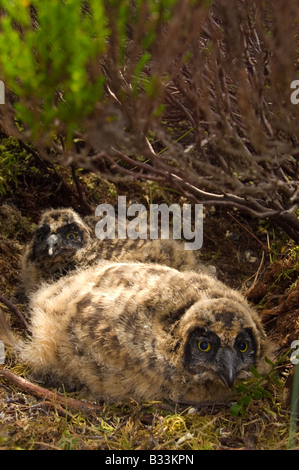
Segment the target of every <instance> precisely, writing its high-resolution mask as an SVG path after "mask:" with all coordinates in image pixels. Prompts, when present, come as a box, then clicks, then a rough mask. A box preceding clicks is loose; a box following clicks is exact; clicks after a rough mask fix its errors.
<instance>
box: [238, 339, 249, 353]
mask: <svg viewBox="0 0 299 470" xmlns="http://www.w3.org/2000/svg"><path fill="white" fill-rule="evenodd" d="M247 349H248V343H247V341H242V343H240V344H239V350H240V352H241V353H245V352H246V351H247Z"/></svg>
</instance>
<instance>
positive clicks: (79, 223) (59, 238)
mask: <svg viewBox="0 0 299 470" xmlns="http://www.w3.org/2000/svg"><path fill="white" fill-rule="evenodd" d="M91 241H92V232H91V229H90V228H89V227H88V226H87V225H86V224H84V222H83V220H82V219H81V217H80V216H79V215H78V214H77V213H76V212H75V211H73V210H72V209H53V210H47V211H45V212H44V213H43V214H42V217H41V219H40V222H39V224H38V226H37V228H36V231H35V234H34V236H33V239H32V240H31V242H30V243H29V244H28V245H27V246H26V248H25V252H24V255H23V257H22V280H23V285H24V288H25V290H26V292H29V291H30V290H31V289H34V288H36V287H37V286H38V285H39V284H40V283H41V282H43V281H48V280H51V279H57V278H59V277H61V276H63V275H65V274H67V273H68V272H69V271H71V270H73V269H75V268H76V266H77V262H76V257H77V256H78V252H79V251H80V250H86V248H87V247H88V246H89V245H90V243H91Z"/></svg>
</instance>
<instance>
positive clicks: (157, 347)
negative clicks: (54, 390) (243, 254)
mask: <svg viewBox="0 0 299 470" xmlns="http://www.w3.org/2000/svg"><path fill="white" fill-rule="evenodd" d="M30 308H31V312H32V314H31V336H30V337H28V339H27V340H26V341H25V342H24V343H23V344H20V345H19V347H20V349H21V352H20V354H21V359H22V360H23V361H25V362H26V363H28V364H29V365H30V366H31V368H32V370H33V372H34V373H35V374H37V375H38V376H41V377H49V376H50V377H52V378H53V379H54V381H55V383H57V382H58V383H64V384H65V385H66V386H69V387H71V388H74V387H82V385H85V386H86V387H87V389H88V390H89V392H90V393H91V396H92V397H93V398H94V399H101V400H107V401H119V400H121V401H122V400H127V399H129V398H133V399H135V400H138V401H139V400H140V401H141V400H163V399H167V400H172V401H175V402H192V403H194V404H195V403H200V402H207V401H208V402H210V401H213V402H214V401H219V400H220V401H223V400H229V399H231V398H232V397H233V396H234V392H233V389H232V387H233V385H234V383H235V382H236V381H239V380H242V379H245V378H247V377H249V376H250V367H251V366H252V365H254V366H255V367H256V368H257V370H258V371H259V372H260V373H263V372H264V371H265V370H266V362H265V361H264V357H265V355H268V351H269V342H268V340H267V338H266V336H265V333H264V330H263V328H262V325H261V323H260V320H259V318H258V315H257V313H256V312H255V311H254V310H253V309H252V308H251V307H250V306H249V305H248V303H247V302H246V300H245V299H244V298H243V297H242V296H241V294H239V293H238V292H236V291H234V290H232V289H230V288H228V287H227V286H225V285H224V284H223V283H222V282H220V281H217V280H216V279H214V278H213V277H211V276H208V275H206V274H200V273H196V272H192V271H188V272H179V271H177V270H175V269H172V268H169V267H167V266H161V265H157V264H143V263H133V262H123V263H110V262H103V263H100V264H99V265H98V266H94V267H91V268H89V269H87V270H83V271H81V272H77V273H74V274H71V275H68V276H66V277H64V278H61V279H60V280H59V281H57V282H55V283H52V284H50V285H48V286H44V287H42V288H41V289H39V290H38V291H37V292H36V293H34V294H33V295H32V298H31V302H30Z"/></svg>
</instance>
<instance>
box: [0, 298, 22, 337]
mask: <svg viewBox="0 0 299 470" xmlns="http://www.w3.org/2000/svg"><path fill="white" fill-rule="evenodd" d="M0 302H1V303H2V304H4V305H6V307H8V308H9V310H10V311H11V312H12V313H13V314H14V315H15V316H16V317H17V318H18V319H19V320H20V321H21V323H22V324H23V326H24V327H25V328H26V330H28V323H27V322H26V320H25V318H24V316H23V314H22V313H21V312H20V310H18V309H17V307H16V306H15V305H13V303H11V302H10V300H8V299H6V298H5V297H3V296H2V295H0Z"/></svg>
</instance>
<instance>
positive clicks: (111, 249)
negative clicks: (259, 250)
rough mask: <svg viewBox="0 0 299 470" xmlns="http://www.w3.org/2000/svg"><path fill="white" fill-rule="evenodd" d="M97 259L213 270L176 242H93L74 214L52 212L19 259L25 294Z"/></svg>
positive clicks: (49, 211) (90, 230) (89, 231)
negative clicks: (44, 282) (20, 259)
mask: <svg viewBox="0 0 299 470" xmlns="http://www.w3.org/2000/svg"><path fill="white" fill-rule="evenodd" d="M100 259H107V260H113V261H122V260H132V261H139V262H153V263H159V264H163V265H167V266H170V267H174V268H176V269H179V270H186V269H194V270H200V271H206V272H207V273H209V274H213V267H205V266H203V265H201V264H200V263H199V262H198V261H197V258H196V257H195V255H194V253H193V252H192V251H186V250H184V247H183V244H182V243H180V242H179V241H176V240H160V239H158V240H149V239H146V240H140V239H137V240H131V239H125V240H118V239H113V240H110V239H106V240H98V239H94V238H93V234H92V229H91V226H90V225H88V224H86V223H85V222H84V221H83V220H82V218H81V217H80V216H79V215H78V214H77V213H76V212H75V211H74V210H72V209H52V210H48V211H46V212H44V214H43V215H42V217H41V220H40V222H39V224H38V226H37V229H36V232H35V234H34V236H33V239H32V240H31V242H30V243H29V244H28V245H27V247H26V249H25V253H24V256H23V258H22V280H23V284H24V288H25V291H26V292H29V291H30V290H33V289H36V288H37V287H38V286H39V285H40V284H41V283H42V282H43V281H49V280H57V279H58V278H60V277H61V276H64V275H66V274H67V273H69V272H70V271H73V270H74V269H78V268H87V267H89V266H91V265H93V264H95V263H97V262H98V261H99V260H100Z"/></svg>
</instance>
